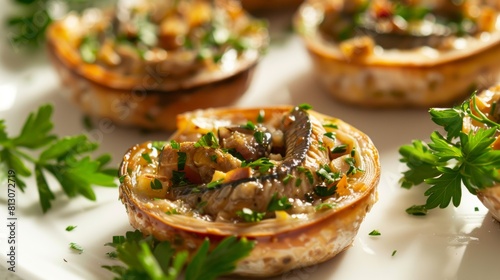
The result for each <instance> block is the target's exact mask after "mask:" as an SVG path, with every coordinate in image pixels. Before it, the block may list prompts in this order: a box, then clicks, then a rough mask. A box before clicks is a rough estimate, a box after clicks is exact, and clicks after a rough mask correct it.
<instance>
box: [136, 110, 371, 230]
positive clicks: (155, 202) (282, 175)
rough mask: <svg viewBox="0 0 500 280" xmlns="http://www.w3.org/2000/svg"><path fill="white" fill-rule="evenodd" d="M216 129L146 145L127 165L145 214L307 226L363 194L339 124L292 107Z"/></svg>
mask: <svg viewBox="0 0 500 280" xmlns="http://www.w3.org/2000/svg"><path fill="white" fill-rule="evenodd" d="M213 127H214V129H212V130H208V131H205V133H198V132H197V133H192V134H183V135H180V136H178V137H177V138H176V139H175V140H172V141H171V142H168V143H162V142H149V143H148V144H147V145H146V146H140V147H139V148H137V149H141V150H139V151H136V152H135V153H134V154H140V155H141V158H137V159H133V158H131V159H127V160H128V161H130V162H131V161H139V162H138V163H137V164H136V165H134V167H133V168H134V170H127V173H128V174H129V175H131V176H130V179H131V180H132V181H131V185H132V186H133V188H135V190H134V193H136V195H137V196H138V198H139V199H141V200H142V201H143V202H144V203H145V204H148V205H149V206H148V208H151V209H156V211H155V212H156V213H164V215H179V214H180V215H185V216H190V217H194V218H198V219H202V220H205V221H216V222H229V223H248V222H264V221H266V220H273V221H274V220H278V221H286V220H290V221H291V219H295V220H308V219H310V218H311V217H312V216H313V215H315V214H317V213H323V212H325V211H329V210H335V209H338V208H342V207H344V206H345V205H347V204H348V203H350V202H352V201H353V200H354V199H355V198H356V197H359V196H360V195H361V194H362V193H363V192H364V191H365V190H366V189H367V186H366V185H365V183H363V182H362V181H361V180H360V178H361V177H362V176H363V173H364V172H365V171H364V168H363V165H364V164H363V159H362V158H361V156H360V155H359V154H358V153H357V150H356V147H357V146H358V143H357V141H356V140H355V139H354V138H353V137H351V136H350V135H348V134H347V133H346V132H345V131H341V130H339V129H338V127H337V120H336V119H333V118H332V119H324V120H319V119H317V118H316V117H315V116H313V115H310V114H309V113H308V110H307V109H304V108H299V107H296V108H294V109H293V110H291V111H289V112H285V113H283V112H275V113H272V114H269V115H265V114H263V111H261V113H260V114H259V115H256V116H254V117H253V118H251V119H246V118H241V119H238V120H235V121H231V122H225V121H224V120H223V121H221V122H220V123H218V124H216V125H213ZM127 180H128V178H127ZM162 215H163V214H162Z"/></svg>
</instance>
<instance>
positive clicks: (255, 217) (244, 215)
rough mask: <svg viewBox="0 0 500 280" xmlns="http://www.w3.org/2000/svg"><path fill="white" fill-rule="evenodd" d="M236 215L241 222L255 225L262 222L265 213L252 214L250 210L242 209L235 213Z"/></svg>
mask: <svg viewBox="0 0 500 280" xmlns="http://www.w3.org/2000/svg"><path fill="white" fill-rule="evenodd" d="M236 215H238V217H240V218H241V219H243V221H245V222H247V223H255V222H259V221H262V219H263V218H264V216H265V215H266V213H259V212H254V211H252V209H250V208H243V209H241V210H238V211H236Z"/></svg>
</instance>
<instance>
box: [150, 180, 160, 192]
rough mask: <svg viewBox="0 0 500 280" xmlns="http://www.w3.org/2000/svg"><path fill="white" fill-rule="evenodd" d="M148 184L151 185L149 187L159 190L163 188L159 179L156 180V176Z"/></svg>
mask: <svg viewBox="0 0 500 280" xmlns="http://www.w3.org/2000/svg"><path fill="white" fill-rule="evenodd" d="M149 185H150V186H151V189H153V190H161V189H162V188H163V185H162V183H161V181H160V180H158V179H157V178H155V179H154V180H152V181H151V182H150V183H149Z"/></svg>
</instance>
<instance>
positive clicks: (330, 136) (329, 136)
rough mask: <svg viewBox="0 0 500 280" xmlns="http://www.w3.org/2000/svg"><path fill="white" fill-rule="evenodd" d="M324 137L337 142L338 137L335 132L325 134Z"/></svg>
mask: <svg viewBox="0 0 500 280" xmlns="http://www.w3.org/2000/svg"><path fill="white" fill-rule="evenodd" d="M323 135H324V136H326V137H328V138H330V139H332V140H335V138H336V137H337V136H336V134H335V133H334V132H327V133H325V134H323Z"/></svg>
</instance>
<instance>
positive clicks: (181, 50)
mask: <svg viewBox="0 0 500 280" xmlns="http://www.w3.org/2000/svg"><path fill="white" fill-rule="evenodd" d="M268 41H269V38H268V32H267V25H266V23H265V22H263V21H261V20H256V19H254V18H253V17H251V16H249V15H248V14H247V13H246V12H245V11H244V10H243V9H242V8H241V5H240V3H239V2H238V1H224V0H223V1H203V0H186V1H174V0H171V1H170V0H169V1H157V0H154V1H139V0H136V1H123V0H122V1H118V3H117V5H116V6H115V7H114V8H113V9H110V10H99V9H88V10H86V11H85V12H84V13H82V14H81V15H76V14H69V15H68V16H66V17H65V18H64V19H62V20H60V21H56V22H54V23H53V24H51V26H50V27H49V28H48V30H47V45H48V49H49V54H50V57H51V61H52V62H53V65H54V66H55V68H56V70H57V72H58V74H59V75H60V77H61V80H62V82H63V84H64V85H65V86H66V87H67V88H68V89H69V90H68V91H67V93H68V94H69V97H70V98H71V99H72V100H73V101H74V102H76V103H77V104H78V105H79V106H80V107H81V108H82V110H83V111H84V112H85V113H86V114H88V115H91V116H98V117H105V118H109V119H111V120H112V121H114V122H115V123H117V124H121V125H127V126H137V127H142V128H146V129H165V130H173V129H175V120H176V116H177V115H178V114H179V113H182V112H185V111H189V110H194V109H199V108H208V107H220V106H225V105H229V104H232V103H233V102H235V101H236V100H237V99H238V98H240V97H241V95H242V94H243V93H244V92H245V91H246V90H247V88H248V86H249V83H250V80H251V78H252V74H253V71H254V68H255V67H256V65H257V63H258V61H259V59H260V57H261V55H262V54H263V51H264V50H265V48H266V47H267V45H268Z"/></svg>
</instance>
